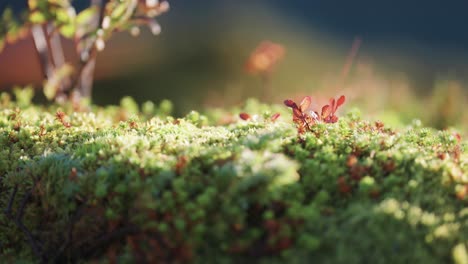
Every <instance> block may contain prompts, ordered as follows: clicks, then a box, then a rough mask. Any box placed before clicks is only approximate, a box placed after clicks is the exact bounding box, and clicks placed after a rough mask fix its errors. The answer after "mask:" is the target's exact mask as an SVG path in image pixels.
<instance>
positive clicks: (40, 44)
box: [31, 25, 54, 79]
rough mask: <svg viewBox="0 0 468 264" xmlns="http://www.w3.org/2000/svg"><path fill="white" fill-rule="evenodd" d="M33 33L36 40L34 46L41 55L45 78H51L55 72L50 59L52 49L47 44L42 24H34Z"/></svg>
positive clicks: (40, 59)
mask: <svg viewBox="0 0 468 264" xmlns="http://www.w3.org/2000/svg"><path fill="white" fill-rule="evenodd" d="M31 34H32V37H33V41H34V46H35V48H36V51H37V55H38V56H39V62H40V64H41V69H42V73H43V75H44V78H46V79H49V78H51V77H52V75H53V72H54V66H53V63H52V62H51V60H50V56H49V55H50V50H49V47H48V45H47V38H46V34H45V32H44V28H43V27H42V25H33V26H32V27H31Z"/></svg>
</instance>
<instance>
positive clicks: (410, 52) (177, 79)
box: [0, 0, 468, 131]
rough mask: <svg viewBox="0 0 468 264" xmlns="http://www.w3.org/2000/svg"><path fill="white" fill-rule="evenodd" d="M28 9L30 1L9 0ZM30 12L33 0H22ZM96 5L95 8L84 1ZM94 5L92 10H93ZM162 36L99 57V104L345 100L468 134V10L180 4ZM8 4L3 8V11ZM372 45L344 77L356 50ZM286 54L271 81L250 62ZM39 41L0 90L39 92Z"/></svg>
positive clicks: (4, 73)
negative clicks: (275, 50)
mask: <svg viewBox="0 0 468 264" xmlns="http://www.w3.org/2000/svg"><path fill="white" fill-rule="evenodd" d="M1 2H2V3H1V4H0V8H4V6H6V4H10V5H13V6H14V7H15V8H16V9H21V5H24V3H22V2H23V1H13V0H2V1H1ZM24 2H26V1H24ZM75 2H76V3H79V4H81V5H83V6H84V5H86V2H87V1H75ZM88 2H89V1H88ZM169 3H170V4H171V10H170V12H169V13H167V14H164V15H163V16H161V17H159V19H158V21H159V22H160V24H161V26H162V34H161V35H160V36H156V37H154V36H152V35H151V34H149V32H148V30H143V31H142V34H141V36H140V37H138V38H133V37H131V36H129V34H127V33H121V34H117V35H116V36H115V37H114V38H113V39H112V40H111V41H110V42H109V43H108V44H107V48H106V49H105V50H104V52H102V53H100V54H99V56H98V59H97V70H96V81H95V85H94V90H93V102H94V103H97V104H101V105H105V104H118V103H119V100H120V98H122V97H123V96H125V95H130V96H132V97H134V98H135V99H136V100H137V101H138V102H144V101H146V100H152V101H155V102H158V101H161V100H162V99H170V100H171V101H173V102H174V105H175V110H176V113H175V114H176V115H183V114H185V113H187V112H188V111H189V110H191V109H196V110H202V109H204V108H206V107H229V106H234V105H239V104H242V102H244V101H245V99H246V98H249V97H256V98H258V99H259V100H261V101H264V102H270V103H278V104H281V103H282V101H283V100H284V99H286V98H292V99H295V100H299V99H300V98H301V97H302V96H304V95H312V96H313V97H314V98H316V102H317V101H324V100H326V99H327V98H328V97H331V96H335V97H336V96H338V95H340V94H345V95H346V96H347V98H348V101H347V104H346V105H345V106H346V107H347V108H348V109H350V108H351V107H353V106H356V107H358V108H359V109H361V112H362V113H363V115H364V116H368V117H370V118H375V119H382V120H384V121H386V122H388V123H391V124H405V123H409V122H411V120H413V119H414V118H418V119H421V120H422V121H423V123H424V124H425V125H430V126H433V127H436V128H447V127H451V126H455V127H457V128H459V129H463V130H464V131H467V129H468V125H467V124H468V113H466V112H465V111H464V110H465V106H466V103H467V93H468V29H467V28H466V26H467V25H468V16H467V15H466V13H467V12H468V2H466V1H445V2H443V1H436V0H428V1H423V2H421V1H403V0H394V1H387V2H381V1H380V2H379V1H371V0H361V1H337V0H315V1H310V0H291V1H284V0H250V1H233V0H199V1H189V0H185V1H184V0H171V1H169ZM2 4H3V5H4V6H2ZM356 37H359V38H360V39H361V40H362V43H361V45H360V48H359V51H358V53H357V55H356V57H355V58H354V60H353V64H352V67H351V69H350V71H349V74H347V75H346V76H345V78H342V75H343V74H342V72H343V67H345V64H346V61H347V57H348V54H349V52H350V49H351V46H352V43H353V40H354V39H355V38H356ZM265 40H269V41H271V42H274V43H277V44H280V45H281V46H282V47H283V48H284V51H285V53H284V56H283V58H282V59H281V60H279V61H278V62H277V64H276V65H275V67H274V69H273V70H272V72H271V73H270V74H268V78H267V79H268V80H266V78H265V76H262V75H258V74H257V75H255V74H250V73H249V72H248V71H246V62H247V60H248V59H249V56H250V55H251V53H252V52H253V51H254V50H255V48H256V47H257V46H258V45H259V43H261V42H262V41H265ZM40 76H41V75H40V72H39V63H38V61H37V56H36V55H35V54H34V50H33V46H32V42H31V40H28V39H26V40H22V41H20V42H18V43H16V44H15V45H10V46H7V47H6V49H5V50H4V51H3V52H2V53H0V88H1V89H3V90H5V89H9V88H11V87H12V86H13V85H16V84H19V85H26V84H30V83H33V84H34V85H35V86H36V87H37V88H38V89H39V88H40V86H41V83H42V82H41V81H42V80H41V77H40Z"/></svg>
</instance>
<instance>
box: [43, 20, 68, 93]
mask: <svg viewBox="0 0 468 264" xmlns="http://www.w3.org/2000/svg"><path fill="white" fill-rule="evenodd" d="M47 33H48V36H49V45H50V51H51V52H50V53H51V57H52V63H53V64H54V65H55V69H60V68H61V67H62V66H64V65H65V53H64V51H63V47H62V41H61V40H60V34H59V32H58V31H57V30H56V27H55V26H54V25H53V23H50V22H49V23H48V24H47ZM70 85H71V80H70V78H69V77H65V78H63V79H62V80H60V84H59V87H58V91H57V95H59V96H60V95H63V93H64V92H65V91H66V90H68V89H70V88H71V87H70Z"/></svg>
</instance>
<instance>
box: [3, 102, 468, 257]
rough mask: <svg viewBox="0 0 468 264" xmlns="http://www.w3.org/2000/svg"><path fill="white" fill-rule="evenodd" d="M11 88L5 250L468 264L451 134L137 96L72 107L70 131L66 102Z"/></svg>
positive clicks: (461, 185) (464, 195)
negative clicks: (43, 101)
mask: <svg viewBox="0 0 468 264" xmlns="http://www.w3.org/2000/svg"><path fill="white" fill-rule="evenodd" d="M20 96H22V95H20ZM24 96H26V97H27V96H28V95H24ZM1 98H3V99H2V100H1V102H0V103H1V110H0V111H1V113H0V146H1V150H0V177H1V178H0V180H1V181H0V188H1V189H0V206H1V208H2V210H4V212H3V211H2V212H3V213H1V214H0V245H1V247H0V258H1V259H2V260H6V261H7V262H13V261H24V262H35V261H37V260H40V259H41V258H42V260H44V261H49V262H53V261H56V262H76V261H79V262H88V261H92V260H97V261H98V262H103V263H104V262H106V260H108V261H112V260H119V261H120V262H121V263H131V262H142V261H147V262H155V261H158V262H164V261H167V262H173V261H189V260H190V261H193V262H196V263H224V262H225V263H237V262H240V261H246V260H256V261H258V262H265V263H266V262H268V263H270V262H273V263H275V262H278V263H283V262H288V263H304V262H310V261H318V262H322V263H362V262H371V263H409V262H418V263H420V262H421V263H422V262H424V263H425V262H427V263H440V262H456V263H464V261H466V244H467V243H468V241H467V237H468V213H467V211H466V208H465V207H466V205H467V202H468V187H467V186H468V174H467V171H468V168H467V167H468V162H467V161H468V156H467V154H466V152H465V151H464V149H465V147H466V143H463V142H458V140H457V138H456V137H455V136H454V135H453V134H452V132H450V131H436V130H432V129H428V128H423V127H421V126H420V124H418V123H417V122H416V123H414V124H413V125H411V126H408V127H407V128H404V129H400V130H398V131H396V130H394V129H392V128H386V127H384V126H382V124H380V123H379V124H373V123H371V122H368V121H365V120H361V119H360V118H359V114H358V112H357V111H356V110H354V111H352V112H351V113H350V114H349V115H347V116H345V117H343V118H341V119H340V121H339V122H338V123H336V124H318V125H316V126H314V128H313V129H312V131H311V132H307V133H305V134H303V135H301V136H298V134H297V132H296V129H295V127H294V125H293V124H292V122H290V121H291V120H290V117H289V116H288V112H287V109H286V108H285V107H283V108H281V107H278V106H272V107H270V106H265V105H261V104H259V103H258V102H255V101H249V102H248V104H247V106H246V107H247V109H244V111H248V112H249V113H251V114H256V115H258V118H253V119H252V120H251V121H243V120H240V119H239V118H237V117H236V115H237V114H236V113H238V112H239V111H240V110H233V111H231V112H228V111H223V110H213V111H208V112H206V113H197V112H191V113H189V114H188V115H187V116H186V117H184V118H174V117H171V116H169V114H170V111H171V109H172V105H171V104H170V103H169V102H163V103H161V104H160V105H159V106H158V105H156V104H153V103H145V104H144V105H143V106H142V107H139V106H138V105H136V104H135V103H134V102H133V100H132V99H130V98H125V99H123V100H122V106H121V107H106V108H98V107H95V106H90V109H89V111H88V112H73V110H72V109H73V106H71V105H64V106H61V109H60V110H61V111H63V112H64V113H65V115H66V116H65V117H64V118H66V122H69V123H70V124H71V126H70V127H67V126H64V125H63V122H61V121H60V120H57V119H56V117H55V114H56V112H57V111H58V110H59V109H58V107H57V106H48V107H41V106H34V105H30V106H25V101H26V99H25V100H22V101H20V103H15V102H13V101H11V100H10V99H9V98H7V96H5V95H2V96H1ZM139 109H141V111H142V112H139ZM277 111H280V112H281V113H282V117H281V118H280V119H278V120H277V121H276V122H272V121H271V120H270V119H268V117H269V116H270V115H271V113H274V112H277ZM262 116H263V118H262ZM19 121H20V122H19ZM219 124H223V125H219ZM15 190H16V191H15ZM13 194H14V195H13ZM13 198H14V199H13ZM34 247H36V249H35V248H34Z"/></svg>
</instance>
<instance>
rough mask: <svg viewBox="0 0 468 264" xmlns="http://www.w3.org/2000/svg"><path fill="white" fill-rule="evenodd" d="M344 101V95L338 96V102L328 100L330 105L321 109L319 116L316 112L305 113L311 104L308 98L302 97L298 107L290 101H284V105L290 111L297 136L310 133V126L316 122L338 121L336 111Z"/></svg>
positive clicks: (310, 99)
mask: <svg viewBox="0 0 468 264" xmlns="http://www.w3.org/2000/svg"><path fill="white" fill-rule="evenodd" d="M345 100H346V99H345V96H344V95H342V96H340V97H339V98H338V100H335V99H334V98H332V99H330V103H329V104H327V105H324V106H323V107H322V109H321V113H320V115H319V114H318V112H317V111H309V112H307V110H308V109H309V107H310V105H311V103H312V98H311V97H310V96H306V97H304V98H303V99H302V101H301V103H300V104H299V105H297V104H296V103H295V102H294V101H293V100H291V99H287V100H285V101H284V104H285V105H286V106H287V107H289V108H291V109H292V111H293V122H294V123H296V126H297V130H298V132H299V134H302V133H304V132H305V131H310V130H311V129H312V126H313V125H315V124H316V123H318V122H324V123H336V122H337V121H338V117H337V116H336V110H338V108H339V107H340V106H342V105H343V104H344V102H345Z"/></svg>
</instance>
